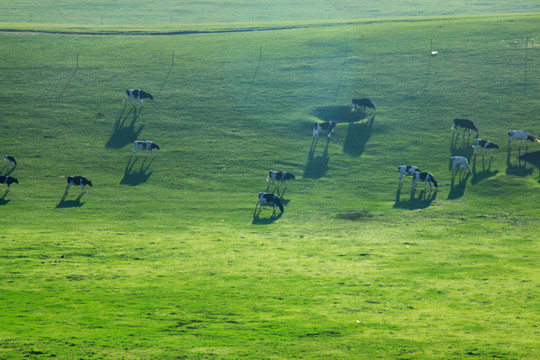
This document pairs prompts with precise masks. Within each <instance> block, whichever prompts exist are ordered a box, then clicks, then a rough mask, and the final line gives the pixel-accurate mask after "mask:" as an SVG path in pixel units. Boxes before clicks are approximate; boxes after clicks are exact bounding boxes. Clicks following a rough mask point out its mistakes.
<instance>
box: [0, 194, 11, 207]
mask: <svg viewBox="0 0 540 360" xmlns="http://www.w3.org/2000/svg"><path fill="white" fill-rule="evenodd" d="M6 195H7V194H4V196H2V197H1V198H0V206H2V205H7V203H8V202H10V201H11V200H6Z"/></svg>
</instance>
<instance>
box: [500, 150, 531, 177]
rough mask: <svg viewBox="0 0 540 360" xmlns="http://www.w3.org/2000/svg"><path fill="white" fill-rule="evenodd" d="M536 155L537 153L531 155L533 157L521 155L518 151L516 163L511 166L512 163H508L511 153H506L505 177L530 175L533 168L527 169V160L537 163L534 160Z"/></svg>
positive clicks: (526, 154)
mask: <svg viewBox="0 0 540 360" xmlns="http://www.w3.org/2000/svg"><path fill="white" fill-rule="evenodd" d="M537 153H538V152H535V153H533V154H535V155H533V156H529V154H528V153H525V154H523V155H521V149H520V150H519V153H518V163H517V164H512V162H511V161H510V155H511V151H508V153H507V155H506V175H515V176H521V177H525V176H530V175H532V173H533V170H534V168H532V167H527V161H528V159H529V158H531V159H533V161H538V160H537V159H536V157H537V156H538V155H536V154H537Z"/></svg>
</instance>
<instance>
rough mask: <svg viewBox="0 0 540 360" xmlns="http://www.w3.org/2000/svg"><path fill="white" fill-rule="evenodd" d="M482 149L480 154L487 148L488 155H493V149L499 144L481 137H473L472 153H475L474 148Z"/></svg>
mask: <svg viewBox="0 0 540 360" xmlns="http://www.w3.org/2000/svg"><path fill="white" fill-rule="evenodd" d="M479 147H480V148H482V149H484V151H483V152H482V156H484V154H485V153H486V150H489V155H490V156H493V149H498V148H499V145H497V144H495V143H492V142H491V141H487V140H481V139H474V143H473V148H474V154H475V155H476V150H478V148H479Z"/></svg>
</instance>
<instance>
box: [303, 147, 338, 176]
mask: <svg viewBox="0 0 540 360" xmlns="http://www.w3.org/2000/svg"><path fill="white" fill-rule="evenodd" d="M330 139H331V138H329V137H327V140H326V145H325V147H324V150H323V153H322V155H320V156H315V150H316V149H317V144H318V143H319V138H313V141H312V142H311V148H310V149H309V153H308V158H307V162H306V167H305V168H304V175H303V177H304V178H310V179H320V178H322V177H323V176H324V175H325V174H326V173H327V172H328V162H329V161H330V156H328V148H329V146H330Z"/></svg>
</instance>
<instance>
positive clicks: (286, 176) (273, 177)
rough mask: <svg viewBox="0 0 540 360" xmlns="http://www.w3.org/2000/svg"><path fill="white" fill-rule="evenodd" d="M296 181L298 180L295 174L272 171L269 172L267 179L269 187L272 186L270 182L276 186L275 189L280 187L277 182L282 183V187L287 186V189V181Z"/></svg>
mask: <svg viewBox="0 0 540 360" xmlns="http://www.w3.org/2000/svg"><path fill="white" fill-rule="evenodd" d="M291 179H292V180H294V179H296V178H295V177H294V174H291V173H289V172H286V171H275V170H270V171H268V177H267V178H266V181H267V182H268V186H270V182H271V183H272V184H274V187H278V186H277V185H276V181H281V184H280V186H281V185H285V189H286V188H287V180H291Z"/></svg>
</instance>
